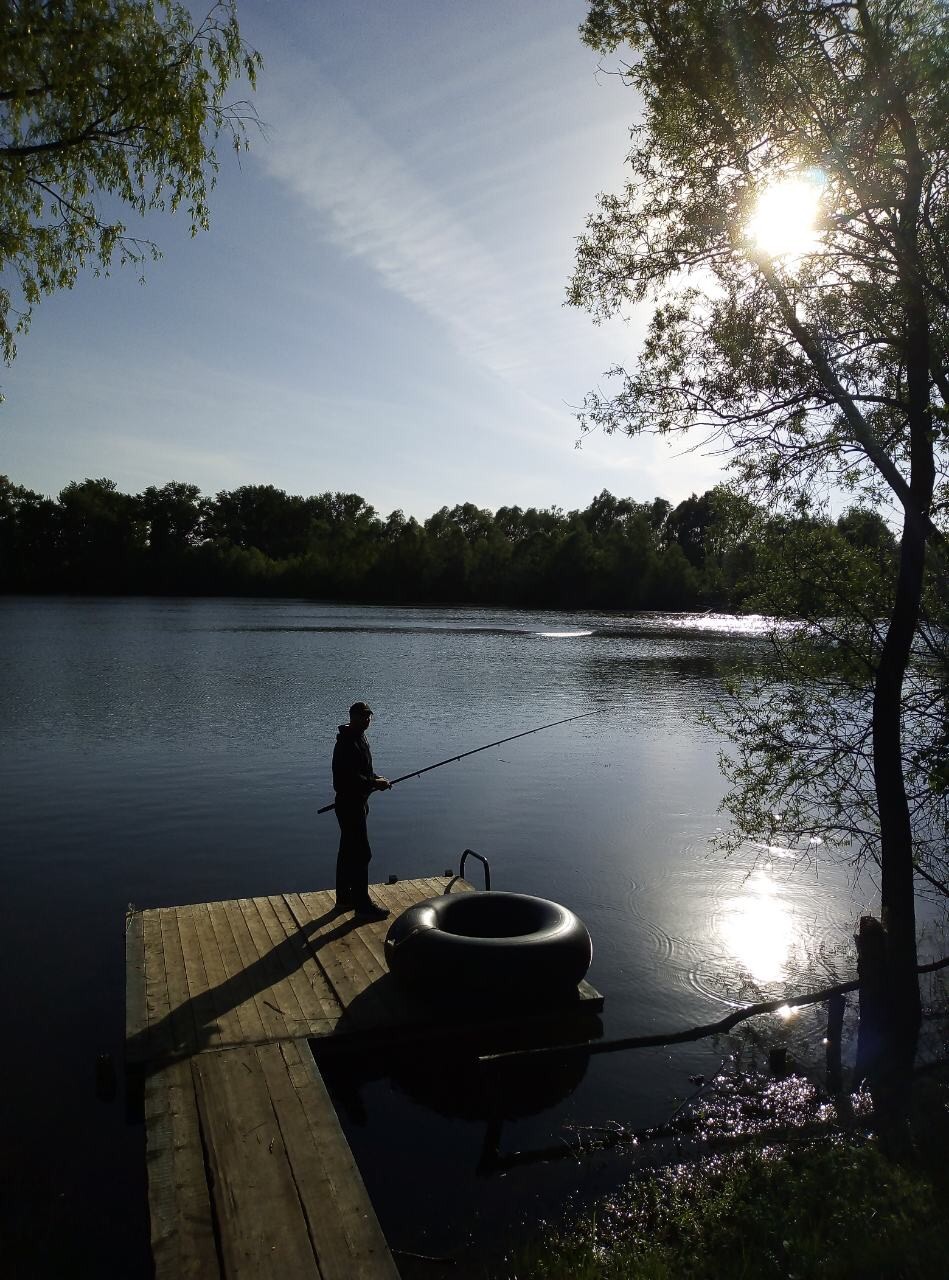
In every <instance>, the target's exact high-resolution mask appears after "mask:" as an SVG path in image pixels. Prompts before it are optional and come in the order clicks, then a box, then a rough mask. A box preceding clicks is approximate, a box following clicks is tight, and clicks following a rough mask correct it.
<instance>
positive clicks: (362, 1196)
mask: <svg viewBox="0 0 949 1280" xmlns="http://www.w3.org/2000/svg"><path fill="white" fill-rule="evenodd" d="M279 1049H280V1053H281V1055H282V1057H283V1059H284V1062H285V1063H286V1069H287V1073H288V1077H289V1079H290V1081H291V1083H292V1085H293V1089H294V1091H295V1093H296V1094H297V1097H298V1099H299V1103H300V1106H301V1107H302V1110H303V1113H304V1115H305V1118H306V1123H307V1126H308V1128H309V1131H310V1136H311V1139H312V1142H313V1146H314V1149H315V1152H316V1153H317V1156H318V1159H319V1163H320V1166H321V1169H322V1179H321V1180H320V1185H324V1186H325V1185H327V1184H328V1186H329V1188H330V1189H331V1199H330V1200H329V1201H328V1202H327V1203H326V1205H325V1206H324V1209H323V1213H324V1215H325V1218H326V1219H327V1223H326V1224H325V1225H327V1226H329V1225H330V1224H331V1223H332V1225H333V1227H334V1229H335V1230H341V1231H342V1233H343V1235H344V1236H345V1241H346V1244H347V1245H348V1248H349V1255H350V1262H349V1270H348V1271H347V1270H345V1269H344V1270H342V1271H341V1272H336V1271H335V1270H333V1266H334V1264H335V1262H336V1261H337V1259H338V1257H339V1254H338V1248H339V1241H338V1239H334V1240H333V1241H332V1247H329V1245H330V1241H329V1240H327V1249H326V1253H325V1255H324V1253H323V1252H322V1251H321V1252H320V1255H319V1256H320V1264H321V1266H323V1267H324V1268H325V1274H326V1276H327V1280H330V1277H332V1280H337V1277H338V1278H339V1280H349V1277H352V1280H398V1276H399V1273H398V1271H397V1269H396V1266H395V1263H394V1262H393V1260H392V1255H391V1253H390V1252H389V1248H388V1245H387V1244H386V1240H385V1236H384V1235H383V1234H382V1228H381V1227H380V1226H379V1221H378V1219H377V1218H376V1215H375V1211H374V1210H373V1207H372V1202H371V1201H370V1199H369V1195H368V1193H367V1191H366V1188H365V1185H364V1183H363V1180H362V1178H361V1176H360V1174H359V1169H358V1168H357V1166H356V1161H355V1160H354V1159H353V1153H352V1152H351V1151H350V1149H349V1145H348V1144H347V1142H346V1139H345V1137H344V1136H343V1131H342V1129H341V1127H340V1123H339V1118H338V1117H337V1115H336V1110H335V1108H334V1106H333V1103H332V1100H331V1099H330V1096H329V1094H328V1092H327V1090H326V1086H325V1084H324V1083H323V1080H322V1078H321V1076H320V1074H319V1071H318V1070H317V1067H316V1063H315V1062H314V1061H313V1055H312V1054H311V1053H310V1051H309V1049H308V1047H307V1046H306V1044H302V1045H301V1044H300V1043H299V1042H294V1041H284V1043H282V1044H281V1045H280V1046H279ZM277 1105H278V1109H281V1113H282V1109H283V1108H284V1107H286V1106H288V1105H289V1104H288V1102H287V1100H286V1098H285V1097H284V1096H283V1095H281V1098H280V1101H279V1103H278V1104H277ZM308 1167H309V1168H312V1164H308ZM319 1241H320V1245H322V1241H323V1236H322V1234H321V1235H320V1237H319Z"/></svg>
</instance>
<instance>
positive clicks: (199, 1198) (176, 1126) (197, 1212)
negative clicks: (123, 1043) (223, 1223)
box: [156, 1062, 220, 1280]
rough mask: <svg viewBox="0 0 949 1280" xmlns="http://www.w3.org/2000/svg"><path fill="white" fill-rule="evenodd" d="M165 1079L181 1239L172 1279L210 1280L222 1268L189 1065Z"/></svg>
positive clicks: (168, 1071) (172, 1070)
mask: <svg viewBox="0 0 949 1280" xmlns="http://www.w3.org/2000/svg"><path fill="white" fill-rule="evenodd" d="M163 1074H164V1075H166V1077H167V1081H168V1098H169V1104H170V1112H171V1131H172V1140H173V1143H174V1167H175V1209H176V1231H177V1234H178V1239H179V1256H178V1270H177V1271H176V1272H175V1273H173V1274H174V1278H175V1280H177V1278H178V1277H181V1278H182V1280H205V1277H207V1280H214V1278H215V1277H218V1276H219V1275H220V1267H219V1263H218V1254H217V1245H216V1243H215V1239H214V1227H213V1221H212V1216H211V1198H210V1193H209V1191H208V1183H207V1172H206V1170H205V1167H204V1149H203V1146H202V1143H201V1131H200V1125H199V1121H198V1103H197V1098H196V1096H195V1086H194V1079H193V1077H192V1069H191V1063H190V1062H176V1063H174V1064H173V1065H172V1066H170V1067H168V1068H167V1069H166V1071H165V1072H163ZM156 1280H157V1278H156Z"/></svg>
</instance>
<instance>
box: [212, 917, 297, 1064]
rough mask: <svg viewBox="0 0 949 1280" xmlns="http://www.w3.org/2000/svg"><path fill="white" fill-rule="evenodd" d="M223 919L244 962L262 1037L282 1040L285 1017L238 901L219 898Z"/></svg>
mask: <svg viewBox="0 0 949 1280" xmlns="http://www.w3.org/2000/svg"><path fill="white" fill-rule="evenodd" d="M221 906H222V907H223V908H224V913H225V915H226V917H227V922H228V924H229V925H230V926H231V933H232V934H233V935H234V943H235V945H236V947H237V951H238V954H239V955H240V958H241V964H242V965H243V966H244V980H245V982H246V984H247V990H248V991H249V992H250V993H251V995H252V998H253V1001H254V1004H255V1005H256V1006H257V1012H258V1013H259V1014H260V1021H261V1022H262V1024H263V1028H264V1033H265V1034H264V1039H265V1040H285V1039H286V1038H287V1037H288V1036H289V1034H290V1032H289V1029H288V1027H287V1020H286V1018H285V1017H284V1016H283V1014H282V1013H281V1012H280V1009H279V1007H278V1005H277V1004H276V1003H275V1001H274V997H273V992H272V991H271V990H270V969H269V965H268V964H267V963H266V961H261V957H260V955H259V954H258V951H257V948H256V947H255V945H254V940H253V938H252V937H251V936H250V933H249V931H248V928H247V924H246V922H245V920H244V913H243V912H242V911H241V908H240V904H239V903H238V902H235V901H230V902H222V903H221Z"/></svg>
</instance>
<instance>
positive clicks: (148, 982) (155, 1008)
mask: <svg viewBox="0 0 949 1280" xmlns="http://www.w3.org/2000/svg"><path fill="white" fill-rule="evenodd" d="M142 934H143V938H144V943H145V1008H146V1011H147V1015H148V1037H147V1040H146V1042H145V1044H144V1045H143V1046H142V1054H141V1055H140V1056H141V1057H143V1058H145V1057H163V1056H165V1055H166V1054H170V1053H171V1052H172V1049H173V1047H174V1036H173V1034H172V1028H171V1006H170V1004H169V1002H168V979H167V977H166V975H165V952H164V949H163V947H162V942H161V917H160V914H159V912H158V911H143V912H142Z"/></svg>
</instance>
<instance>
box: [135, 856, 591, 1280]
mask: <svg viewBox="0 0 949 1280" xmlns="http://www.w3.org/2000/svg"><path fill="white" fill-rule="evenodd" d="M448 883H449V878H448V877H439V878H436V879H421V880H405V881H401V882H398V883H396V884H391V885H374V886H373V889H372V892H373V895H374V897H375V898H376V901H378V902H381V903H383V904H384V905H385V906H386V907H388V908H389V910H390V911H391V912H392V914H393V916H395V915H398V914H399V913H400V912H401V911H403V910H404V909H405V908H406V907H408V906H411V905H413V904H414V903H416V902H419V901H421V900H423V899H424V898H428V897H432V896H433V895H436V894H440V893H444V892H445V889H446V886H447V885H448ZM470 888H471V886H470V885H468V884H466V883H465V882H464V881H460V880H457V879H456V880H455V881H454V882H453V883H452V892H462V891H467V890H470ZM389 923H390V921H389V920H381V921H365V922H364V921H359V920H357V919H356V918H355V917H354V915H353V914H352V912H348V911H346V912H339V911H337V910H336V906H335V899H334V895H333V894H332V893H329V892H322V893H286V894H275V895H271V896H269V897H262V898H241V899H237V900H234V901H229V902H205V903H197V904H193V905H188V906H181V907H160V908H156V909H153V910H148V911H138V910H130V912H129V914H128V917H127V919H126V992H127V996H126V1063H127V1065H128V1067H129V1068H130V1070H131V1071H132V1072H137V1073H140V1074H141V1076H142V1077H143V1078H144V1095H145V1097H144V1101H145V1123H146V1158H147V1163H148V1199H149V1211H150V1218H151V1242H152V1253H153V1256H154V1259H155V1274H156V1280H179V1278H185V1277H195V1278H198V1277H200V1280H205V1278H207V1280H242V1278H244V1277H247V1278H248V1280H249V1278H250V1277H254V1280H257V1278H258V1277H270V1276H273V1277H280V1280H297V1277H300V1278H301V1280H302V1278H303V1277H314V1278H317V1277H320V1278H322V1280H397V1277H398V1271H397V1269H396V1266H395V1263H394V1262H393V1259H392V1256H391V1254H390V1252H389V1249H388V1246H387V1244H386V1241H385V1238H384V1236H383V1234H382V1230H381V1228H380V1226H379V1223H378V1221H377V1219H376V1215H375V1212H374V1210H373V1208H372V1205H371V1203H370V1200H369V1197H368V1194H367V1192H366V1189H365V1187H364V1185H363V1182H362V1179H361V1177H360V1175H359V1170H358V1169H357V1167H356V1164H355V1161H354V1159H353V1156H352V1153H351V1152H350V1150H349V1146H348V1144H347V1142H346V1139H345V1137H344V1135H343V1132H342V1129H341V1128H340V1125H339V1120H338V1118H337V1116H336V1112H335V1109H334V1107H333V1104H332V1101H331V1099H330V1097H329V1094H328V1093H327V1090H326V1087H325V1085H324V1083H323V1080H322V1077H321V1076H320V1073H319V1070H318V1068H317V1065H316V1061H315V1059H314V1057H313V1053H312V1052H311V1049H310V1044H309V1042H310V1041H320V1040H324V1041H325V1040H326V1039H327V1038H332V1040H333V1043H335V1044H341V1043H343V1042H344V1041H345V1040H348V1041H350V1042H355V1043H359V1042H361V1041H365V1042H366V1043H367V1044H368V1043H373V1042H375V1043H378V1042H379V1041H384V1042H390V1041H398V1040H400V1039H409V1040H411V1039H414V1038H419V1037H424V1036H426V1035H443V1034H445V1032H446V1030H449V1029H450V1026H451V1023H452V1020H453V1019H454V1021H455V1024H456V1025H457V1026H458V1027H459V1028H460V1027H462V1026H463V1025H465V1024H466V1022H467V1024H468V1025H469V1026H470V1022H471V1011H470V1010H468V1011H467V1015H466V1010H465V1007H464V1005H463V1003H462V1002H460V1001H459V1002H456V1004H457V1006H458V1007H457V1008H456V1009H454V1010H453V1011H451V1013H449V1014H448V1015H447V1016H446V1011H445V1009H444V1007H443V1006H442V1007H436V1006H433V1005H432V1004H430V1003H429V1002H427V1001H425V1000H424V999H422V998H420V997H419V996H417V995H413V994H412V993H410V992H407V991H405V990H404V989H403V988H401V987H400V986H399V985H398V984H397V983H396V982H395V980H394V979H393V978H392V976H391V975H390V974H389V973H388V970H387V966H386V962H385V955H384V952H383V942H384V939H385V935H386V931H387V929H388V926H389ZM602 1004H603V1001H602V997H601V996H600V995H599V993H597V992H596V991H594V990H593V988H592V987H590V986H589V984H587V983H582V984H581V986H580V988H579V989H578V991H577V996H576V1003H575V1005H572V1006H571V1007H570V1009H569V1010H567V1011H565V1010H564V1009H563V1008H562V1007H561V1008H560V1009H559V1013H558V1019H559V1020H560V1021H561V1022H562V1019H563V1015H564V1012H568V1013H570V1012H573V1013H576V1014H580V1013H590V1014H593V1013H596V1012H597V1011H598V1010H599V1009H600V1008H602ZM538 1012H539V1016H541V1017H543V1016H544V1014H543V1010H540V1011H538ZM549 1012H550V1011H549ZM486 1016H487V1019H488V1021H489V1022H490V1021H491V1018H490V1011H487V1012H486V1011H485V1010H479V1012H478V1020H479V1025H480V1024H481V1023H482V1022H483V1021H484V1020H485V1017H486ZM515 1016H516V1020H517V1021H518V1022H519V1023H523V1021H524V1013H523V1010H519V1011H517V1012H516V1015H514V1014H512V1011H510V1010H507V1011H506V1012H505V1011H504V1010H503V1009H499V1010H497V1011H496V1018H495V1023H496V1025H497V1026H499V1027H500V1026H503V1025H504V1022H505V1019H511V1018H512V1017H515Z"/></svg>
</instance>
